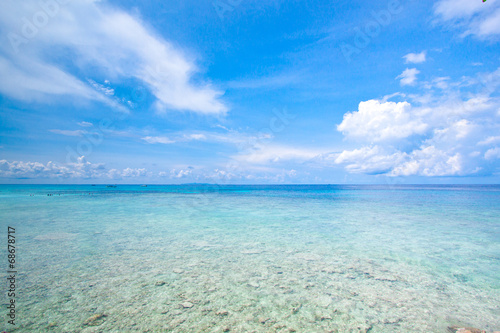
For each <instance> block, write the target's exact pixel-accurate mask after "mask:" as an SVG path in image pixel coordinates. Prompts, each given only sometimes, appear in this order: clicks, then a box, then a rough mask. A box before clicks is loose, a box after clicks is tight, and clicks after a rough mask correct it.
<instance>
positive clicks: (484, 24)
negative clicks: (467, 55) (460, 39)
mask: <svg viewBox="0 0 500 333" xmlns="http://www.w3.org/2000/svg"><path fill="white" fill-rule="evenodd" d="M434 15H435V17H436V18H437V20H438V21H439V22H442V23H448V24H452V25H453V26H455V27H458V28H460V29H462V30H463V33H462V36H468V35H474V36H477V37H480V38H489V37H496V36H498V35H499V34H500V1H498V0H488V1H486V2H483V1H470V0H440V1H438V2H437V3H436V4H435V5H434Z"/></svg>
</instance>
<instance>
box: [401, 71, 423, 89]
mask: <svg viewBox="0 0 500 333" xmlns="http://www.w3.org/2000/svg"><path fill="white" fill-rule="evenodd" d="M419 73H420V71H419V70H418V69H416V68H407V69H405V70H404V71H403V73H401V74H400V75H398V76H397V77H396V79H401V80H400V83H401V85H402V86H412V85H414V84H415V82H416V81H417V74H419Z"/></svg>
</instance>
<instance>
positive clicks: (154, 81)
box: [0, 0, 228, 115]
mask: <svg viewBox="0 0 500 333" xmlns="http://www.w3.org/2000/svg"><path fill="white" fill-rule="evenodd" d="M56 5H57V4H56ZM52 11H53V12H52V13H51V14H52V15H50V22H48V23H47V24H46V25H45V26H43V27H40V28H37V27H36V26H34V25H33V23H32V22H28V23H25V25H30V26H29V29H32V30H31V34H30V35H28V32H27V31H28V30H29V29H28V28H25V26H23V22H24V21H23V20H22V18H23V17H33V14H34V13H38V12H40V13H43V14H44V15H46V16H47V15H48V14H46V13H45V12H46V9H45V8H44V7H43V6H41V5H40V2H39V1H35V0H26V1H22V2H19V1H6V2H3V3H2V10H1V11H0V28H1V30H2V31H6V32H7V33H6V34H4V35H3V40H2V43H0V45H1V46H0V49H1V51H2V53H3V54H4V55H3V56H0V71H2V74H3V75H2V79H1V80H0V92H1V93H2V94H5V95H6V96H9V97H12V98H16V99H20V100H32V99H34V98H42V97H45V98H51V97H52V98H54V97H57V96H60V95H68V96H79V97H81V98H83V99H90V100H98V101H103V102H105V103H107V104H109V105H110V106H112V107H115V108H120V107H122V108H124V106H120V105H117V104H116V102H115V101H113V100H111V99H110V98H109V97H110V96H112V95H113V93H114V91H113V89H111V88H109V87H106V86H104V85H100V84H98V83H96V82H95V81H94V80H93V79H92V76H93V75H102V74H104V75H106V76H108V77H113V78H116V79H117V80H120V79H125V80H129V79H137V80H139V81H140V82H142V83H143V84H144V85H145V86H147V87H148V88H149V89H150V91H151V93H152V94H153V95H154V96H155V97H156V107H157V110H158V111H159V112H164V111H167V110H183V111H192V112H196V113H202V114H209V115H220V114H224V113H226V112H227V111H228V108H227V107H226V106H225V104H224V103H223V102H222V101H220V97H221V96H222V94H223V92H221V91H220V90H217V89H216V88H213V87H212V86H211V84H210V83H207V82H205V83H203V82H200V83H196V84H195V83H193V80H192V76H193V75H195V74H196V73H197V71H198V70H197V67H196V65H195V64H194V63H193V62H192V61H191V60H189V57H188V56H187V55H185V54H184V53H183V52H182V51H181V50H180V49H179V48H177V47H174V46H173V44H171V43H170V42H168V41H166V40H165V39H163V38H161V37H160V36H158V35H157V34H156V33H154V32H152V31H150V30H149V29H148V28H146V25H145V24H143V23H142V22H141V20H140V19H138V18H136V17H133V16H132V15H130V14H128V13H125V12H123V11H121V10H119V9H117V8H113V7H112V6H110V5H109V4H106V5H105V4H104V3H102V2H101V1H96V0H88V1H71V2H68V3H66V4H65V5H57V7H54V8H52ZM47 17H48V16H47ZM33 28H34V29H36V30H34V29H33ZM27 29H28V30H27ZM54 49H65V50H67V51H68V52H70V53H72V54H73V56H74V59H73V63H74V64H75V65H78V66H79V67H80V68H79V70H80V72H81V73H85V74H84V75H87V76H88V77H90V78H91V81H89V82H90V85H91V86H93V88H94V89H91V87H90V86H89V85H88V84H86V83H84V82H83V80H82V79H80V78H79V77H77V76H76V75H74V74H72V73H71V72H70V71H69V70H67V69H66V67H65V66H64V63H59V62H58V61H57V59H55V57H52V58H51V56H50V54H51V52H50V51H51V50H54Z"/></svg>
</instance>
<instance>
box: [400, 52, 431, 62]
mask: <svg viewBox="0 0 500 333" xmlns="http://www.w3.org/2000/svg"><path fill="white" fill-rule="evenodd" d="M425 57H426V52H425V51H422V52H420V53H408V54H407V55H405V56H403V58H405V60H406V61H405V63H406V64H408V63H412V64H420V63H422V62H425Z"/></svg>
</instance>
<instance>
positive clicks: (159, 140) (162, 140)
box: [142, 136, 175, 144]
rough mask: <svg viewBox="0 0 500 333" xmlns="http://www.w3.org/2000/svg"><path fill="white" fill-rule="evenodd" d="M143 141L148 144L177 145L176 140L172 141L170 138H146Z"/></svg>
mask: <svg viewBox="0 0 500 333" xmlns="http://www.w3.org/2000/svg"><path fill="white" fill-rule="evenodd" d="M142 140H144V141H146V142H147V143H151V144H155V143H162V144H170V143H175V141H174V140H170V139H169V138H167V137H165V136H146V137H144V138H142Z"/></svg>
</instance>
